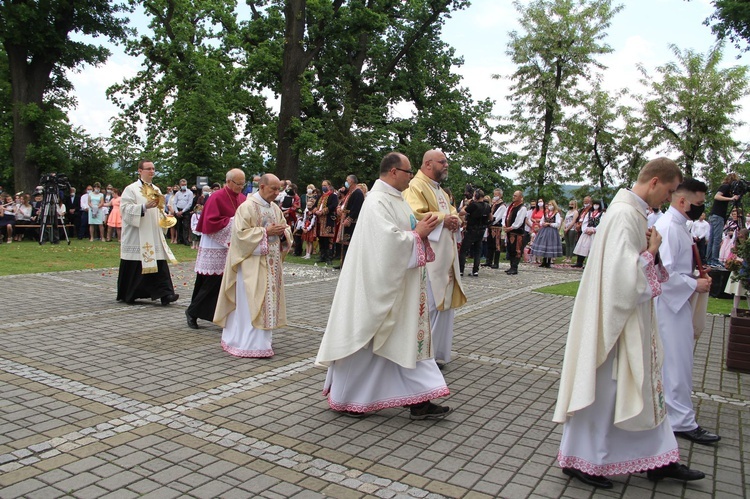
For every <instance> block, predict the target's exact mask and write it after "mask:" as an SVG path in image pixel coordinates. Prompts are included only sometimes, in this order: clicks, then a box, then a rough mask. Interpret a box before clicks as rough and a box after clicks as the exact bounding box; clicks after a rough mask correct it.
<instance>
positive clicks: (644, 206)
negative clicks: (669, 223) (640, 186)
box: [628, 189, 651, 217]
mask: <svg viewBox="0 0 750 499" xmlns="http://www.w3.org/2000/svg"><path fill="white" fill-rule="evenodd" d="M628 192H629V193H630V194H632V195H633V197H634V198H635V199H636V200H637V201H638V206H640V207H641V209H642V210H643V213H644V214H645V215H646V217H648V214H649V213H651V207H649V205H648V203H647V202H646V201H645V200H643V199H641V197H640V196H639V195H638V194H636V193H635V192H633V191H632V190H630V189H628Z"/></svg>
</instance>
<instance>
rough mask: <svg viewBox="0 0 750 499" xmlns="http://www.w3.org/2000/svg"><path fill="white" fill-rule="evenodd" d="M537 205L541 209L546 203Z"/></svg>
mask: <svg viewBox="0 0 750 499" xmlns="http://www.w3.org/2000/svg"><path fill="white" fill-rule="evenodd" d="M536 205H537V206H538V207H539V208H541V207H542V206H544V203H537V204H536Z"/></svg>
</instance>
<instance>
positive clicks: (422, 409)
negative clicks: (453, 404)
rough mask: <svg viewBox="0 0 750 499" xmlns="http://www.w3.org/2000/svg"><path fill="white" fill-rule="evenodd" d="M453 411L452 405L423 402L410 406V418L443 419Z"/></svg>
mask: <svg viewBox="0 0 750 499" xmlns="http://www.w3.org/2000/svg"><path fill="white" fill-rule="evenodd" d="M452 411H453V409H451V408H450V407H445V406H442V405H436V404H433V403H432V402H430V401H429V400H428V401H427V402H422V403H421V404H414V405H411V406H409V419H415V420H422V419H441V418H444V417H445V416H447V415H448V414H450V413H451V412H452Z"/></svg>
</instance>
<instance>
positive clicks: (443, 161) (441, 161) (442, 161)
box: [430, 159, 448, 165]
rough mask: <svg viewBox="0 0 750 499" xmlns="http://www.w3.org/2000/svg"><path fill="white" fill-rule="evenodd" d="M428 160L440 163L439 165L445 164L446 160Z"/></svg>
mask: <svg viewBox="0 0 750 499" xmlns="http://www.w3.org/2000/svg"><path fill="white" fill-rule="evenodd" d="M430 161H434V162H435V163H440V164H441V165H447V164H448V160H447V159H431V160H430Z"/></svg>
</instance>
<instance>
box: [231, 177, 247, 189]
mask: <svg viewBox="0 0 750 499" xmlns="http://www.w3.org/2000/svg"><path fill="white" fill-rule="evenodd" d="M229 181H230V182H232V183H233V184H234V185H239V186H242V187H245V186H246V185H247V182H235V181H234V179H231V178H230V179H229Z"/></svg>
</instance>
